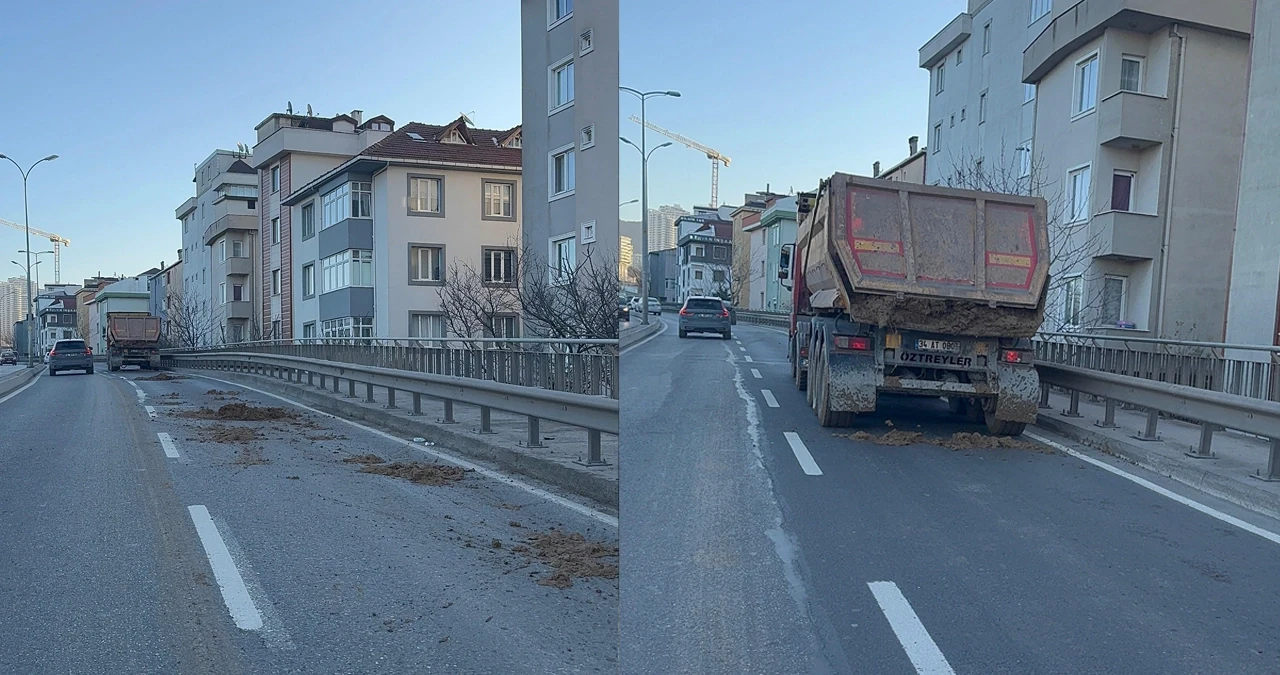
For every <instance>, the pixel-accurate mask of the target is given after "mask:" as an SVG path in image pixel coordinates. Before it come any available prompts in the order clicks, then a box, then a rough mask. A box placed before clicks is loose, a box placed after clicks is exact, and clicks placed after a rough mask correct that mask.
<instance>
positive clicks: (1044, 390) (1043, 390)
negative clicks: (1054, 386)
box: [1040, 383, 1053, 410]
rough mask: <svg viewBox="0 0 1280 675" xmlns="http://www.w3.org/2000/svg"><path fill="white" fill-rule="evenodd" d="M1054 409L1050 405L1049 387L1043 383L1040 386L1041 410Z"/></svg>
mask: <svg viewBox="0 0 1280 675" xmlns="http://www.w3.org/2000/svg"><path fill="white" fill-rule="evenodd" d="M1052 407H1053V404H1051V403H1049V385H1047V384H1043V383H1042V384H1041V385H1040V409H1041V410H1048V409H1050V408H1052Z"/></svg>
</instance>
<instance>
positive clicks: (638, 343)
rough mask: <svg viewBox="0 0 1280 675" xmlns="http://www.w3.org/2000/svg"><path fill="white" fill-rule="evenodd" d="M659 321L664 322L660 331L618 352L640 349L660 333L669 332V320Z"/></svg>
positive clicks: (623, 352)
mask: <svg viewBox="0 0 1280 675" xmlns="http://www.w3.org/2000/svg"><path fill="white" fill-rule="evenodd" d="M658 323H660V324H662V327H661V328H659V329H658V332H656V333H654V334H653V335H650V336H649V337H647V338H645V339H643V340H641V341H639V342H637V343H635V344H633V345H631V346H630V347H627V348H626V349H624V350H622V351H621V352H618V354H619V355H621V354H626V353H627V352H630V351H634V350H636V349H638V348H639V347H640V346H641V345H643V344H647V343H648V342H649V341H650V340H654V339H656V338H657V337H658V336H659V335H662V334H663V333H665V332H667V322H665V321H662V320H659V321H658Z"/></svg>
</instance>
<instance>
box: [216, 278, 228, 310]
mask: <svg viewBox="0 0 1280 675" xmlns="http://www.w3.org/2000/svg"><path fill="white" fill-rule="evenodd" d="M218 293H219V295H221V296H222V304H224V305H225V304H227V284H226V283H225V282H224V283H221V284H218Z"/></svg>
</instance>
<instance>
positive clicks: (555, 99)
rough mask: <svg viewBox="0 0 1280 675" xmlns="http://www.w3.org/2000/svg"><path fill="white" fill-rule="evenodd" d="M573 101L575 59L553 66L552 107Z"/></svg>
mask: <svg viewBox="0 0 1280 675" xmlns="http://www.w3.org/2000/svg"><path fill="white" fill-rule="evenodd" d="M570 103H573V59H568V60H566V61H563V62H561V63H559V64H556V65H554V66H552V67H551V109H552V110H559V109H560V108H562V107H564V106H567V105H569V104H570Z"/></svg>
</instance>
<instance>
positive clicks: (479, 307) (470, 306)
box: [440, 253, 520, 338]
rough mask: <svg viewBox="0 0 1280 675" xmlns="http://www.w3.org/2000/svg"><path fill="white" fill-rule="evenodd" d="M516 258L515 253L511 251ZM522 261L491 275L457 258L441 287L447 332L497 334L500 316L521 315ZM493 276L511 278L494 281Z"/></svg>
mask: <svg viewBox="0 0 1280 675" xmlns="http://www.w3.org/2000/svg"><path fill="white" fill-rule="evenodd" d="M512 256H513V258H516V256H515V254H514V253H513V254H512ZM518 270H519V260H518V259H514V260H512V262H511V268H510V269H505V270H501V272H500V273H498V274H491V275H489V278H486V275H485V274H484V272H483V271H482V270H477V269H476V268H474V267H472V266H471V264H470V263H468V262H465V261H462V262H459V261H457V260H454V261H453V264H451V265H450V266H449V269H448V271H447V273H446V274H445V277H444V284H443V285H442V286H441V287H440V303H441V305H442V309H443V310H444V326H445V332H446V334H448V335H453V336H457V337H462V338H478V337H494V334H495V332H496V331H495V328H496V327H497V326H496V325H495V324H496V322H497V321H498V320H499V318H500V317H504V316H512V315H518V314H519V313H520V300H519V291H518V289H517V284H516V283H515V282H516V280H517V279H519V276H518ZM493 278H501V279H510V282H507V283H495V282H494V281H492V279H493Z"/></svg>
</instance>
